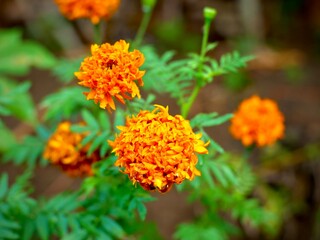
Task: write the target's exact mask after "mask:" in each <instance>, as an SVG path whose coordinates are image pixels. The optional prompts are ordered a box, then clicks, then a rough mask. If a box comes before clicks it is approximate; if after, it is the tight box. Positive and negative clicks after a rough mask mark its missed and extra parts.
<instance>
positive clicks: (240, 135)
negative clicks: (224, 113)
mask: <svg viewBox="0 0 320 240" xmlns="http://www.w3.org/2000/svg"><path fill="white" fill-rule="evenodd" d="M284 129H285V127H284V117H283V114H282V113H281V112H280V110H279V108H278V105H277V104H276V103H275V102H274V101H272V100H270V99H261V98H259V97H258V96H252V97H251V98H249V99H246V100H244V101H243V102H242V103H241V104H240V106H239V108H238V110H237V111H236V112H235V115H234V117H233V118H232V119H231V127H230V131H231V133H232V135H233V136H234V137H235V138H236V139H240V140H241V141H242V144H243V145H245V146H250V145H252V144H256V145H258V146H259V147H262V146H265V145H270V144H272V143H274V142H275V141H276V140H277V139H280V138H282V137H283V135H284Z"/></svg>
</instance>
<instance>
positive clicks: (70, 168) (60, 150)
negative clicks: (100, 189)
mask: <svg viewBox="0 0 320 240" xmlns="http://www.w3.org/2000/svg"><path fill="white" fill-rule="evenodd" d="M70 127H71V123H70V122H67V121H66V122H62V123H60V124H59V125H58V127H57V129H56V131H55V132H54V134H53V135H52V136H51V137H50V139H49V141H48V143H47V146H46V148H45V151H44V153H43V157H44V158H45V159H47V160H48V161H50V162H51V163H52V164H54V165H57V166H59V167H60V168H61V169H62V170H63V171H64V172H66V173H67V174H68V175H70V176H88V175H92V174H93V171H92V167H91V166H92V164H93V163H94V162H97V161H99V154H98V153H96V152H94V153H93V154H91V155H90V156H87V151H88V148H89V146H88V145H87V146H82V145H81V141H82V139H83V138H84V137H85V134H83V133H74V132H71V130H70Z"/></svg>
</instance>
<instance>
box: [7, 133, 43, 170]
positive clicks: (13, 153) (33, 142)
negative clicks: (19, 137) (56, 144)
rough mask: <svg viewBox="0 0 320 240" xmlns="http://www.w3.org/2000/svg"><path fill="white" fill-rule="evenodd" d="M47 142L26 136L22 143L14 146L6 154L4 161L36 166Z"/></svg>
mask: <svg viewBox="0 0 320 240" xmlns="http://www.w3.org/2000/svg"><path fill="white" fill-rule="evenodd" d="M44 145H45V142H44V141H42V140H41V139H39V138H38V137H36V136H26V137H25V138H24V139H23V141H22V142H21V143H17V144H14V145H12V147H11V148H10V149H8V151H7V152H6V153H5V154H4V161H5V162H7V161H9V160H11V161H13V162H14V163H15V164H18V165H19V164H23V163H26V164H28V165H31V166H34V165H35V163H36V162H37V160H38V159H40V158H41V154H42V152H43V149H44Z"/></svg>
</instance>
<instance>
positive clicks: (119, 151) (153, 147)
mask: <svg viewBox="0 0 320 240" xmlns="http://www.w3.org/2000/svg"><path fill="white" fill-rule="evenodd" d="M155 106H156V108H155V109H154V110H153V111H152V112H149V111H140V113H139V114H138V115H137V116H136V117H135V116H132V118H129V117H128V118H127V120H126V125H125V126H119V127H118V129H119V130H120V131H121V133H120V134H119V135H118V136H117V137H116V139H115V140H114V141H113V142H112V141H109V144H110V146H111V147H112V148H113V152H115V154H116V156H118V159H117V161H116V162H115V165H116V166H119V167H121V168H122V169H123V171H124V173H126V174H128V176H129V178H130V179H131V180H132V181H133V183H134V184H135V183H139V184H140V185H141V186H142V187H143V188H144V189H146V190H156V189H157V190H158V191H160V192H166V191H168V190H170V188H171V187H172V185H173V184H174V183H177V184H179V183H181V182H182V181H183V180H184V179H189V180H192V179H193V178H194V177H195V176H200V175H201V174H200V172H199V171H198V170H197V169H196V164H197V162H198V158H197V155H196V153H200V154H204V153H208V150H207V149H206V146H207V145H208V144H209V142H208V143H204V142H203V141H202V140H200V138H201V134H195V133H194V132H193V131H192V128H191V126H190V124H189V121H187V120H185V119H184V118H183V117H182V116H180V115H176V116H171V115H169V113H168V107H166V108H165V107H163V106H160V105H155Z"/></svg>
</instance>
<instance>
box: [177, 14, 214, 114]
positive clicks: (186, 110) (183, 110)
mask: <svg viewBox="0 0 320 240" xmlns="http://www.w3.org/2000/svg"><path fill="white" fill-rule="evenodd" d="M210 24H211V21H208V20H207V19H206V20H205V23H204V26H203V28H204V29H203V37H202V44H201V52H200V60H199V65H198V73H200V72H202V69H203V64H204V58H205V55H206V49H207V44H208V38H209V30H210ZM202 80H203V77H202V75H201V74H199V77H198V78H197V79H196V85H195V87H194V89H193V91H192V93H191V96H190V97H189V98H188V100H187V102H186V103H184V104H182V107H181V114H182V117H184V118H187V116H188V114H189V111H190V108H191V106H192V104H193V103H194V101H195V100H196V98H197V96H198V94H199V91H200V89H201V87H202Z"/></svg>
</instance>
